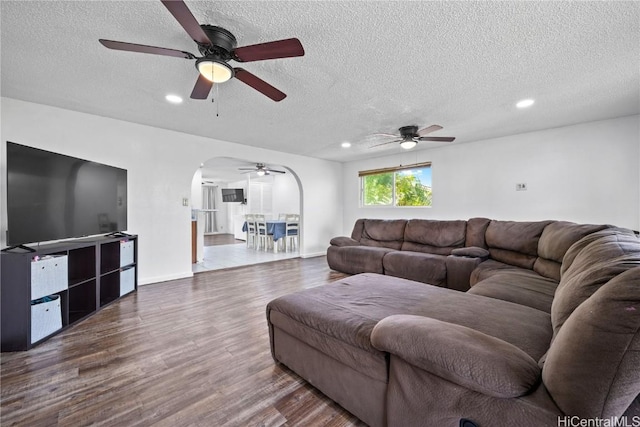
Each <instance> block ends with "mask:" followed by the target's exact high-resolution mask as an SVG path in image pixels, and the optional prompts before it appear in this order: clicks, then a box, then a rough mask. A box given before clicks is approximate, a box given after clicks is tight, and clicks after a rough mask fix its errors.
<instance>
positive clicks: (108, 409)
mask: <svg viewBox="0 0 640 427" xmlns="http://www.w3.org/2000/svg"><path fill="white" fill-rule="evenodd" d="M342 277H344V275H342V274H341V273H337V272H333V271H331V270H329V268H328V267H327V262H326V258H324V257H319V258H310V259H299V258H296V259H290V260H284V261H280V262H274V263H269V264H262V265H254V266H248V267H241V268H236V269H229V270H218V271H212V272H209V273H201V274H198V275H195V276H194V277H193V278H189V279H181V280H175V281H171V282H164V283H158V284H152V285H147V286H142V287H140V288H139V289H138V292H137V293H135V294H132V295H129V296H127V297H125V298H123V299H122V300H119V301H116V302H115V303H113V304H111V305H110V306H108V307H106V308H104V309H103V310H102V311H100V312H99V313H97V314H95V315H94V316H92V317H90V318H89V319H86V320H85V321H83V322H81V323H80V324H77V325H75V326H73V327H71V328H70V329H68V330H66V331H64V332H63V333H61V334H58V335H57V336H55V337H53V338H51V339H49V340H48V341H46V342H45V343H43V344H41V345H39V346H37V347H35V348H33V349H32V350H29V351H28V352H18V353H3V354H2V355H1V363H0V369H1V372H0V373H1V382H0V387H1V398H0V401H1V402H0V403H1V412H0V415H1V418H0V424H1V425H2V426H12V425H19V426H30V427H31V426H56V425H59V426H85V425H104V426H146V425H157V426H316V425H322V426H360V425H363V424H362V423H361V422H360V421H358V420H357V419H356V418H355V417H353V416H352V415H351V414H349V413H348V412H346V411H345V410H343V409H342V408H340V407H339V406H338V405H336V404H335V403H333V402H332V401H331V400H329V399H328V398H327V397H325V396H324V395H322V394H321V393H320V392H318V391H317V390H315V389H314V388H313V387H311V386H309V385H308V384H306V383H305V382H304V380H302V379H301V378H300V377H298V376H297V375H296V374H294V373H293V372H291V371H289V370H288V369H286V368H285V367H282V366H279V365H276V364H275V363H274V361H273V359H272V358H271V353H270V351H269V339H268V330H267V322H266V317H265V305H266V304H267V302H269V301H270V300H271V299H273V298H275V297H278V296H280V295H284V294H287V293H290V292H294V291H296V290H299V289H304V288H310V287H314V286H321V285H324V284H326V283H329V282H332V281H334V280H337V279H339V278H342Z"/></svg>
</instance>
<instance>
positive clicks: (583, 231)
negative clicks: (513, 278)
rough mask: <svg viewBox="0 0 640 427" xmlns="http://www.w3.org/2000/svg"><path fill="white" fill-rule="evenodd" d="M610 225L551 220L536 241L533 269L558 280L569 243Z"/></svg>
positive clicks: (571, 243)
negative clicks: (536, 247) (535, 258)
mask: <svg viewBox="0 0 640 427" xmlns="http://www.w3.org/2000/svg"><path fill="white" fill-rule="evenodd" d="M610 227H611V226H608V225H591V224H574V223H572V222H566V221H555V222H552V223H551V224H549V225H547V226H546V227H545V228H544V230H543V231H542V235H541V236H540V240H539V241H538V259H537V260H536V261H535V263H534V265H533V269H534V271H536V272H537V273H538V274H540V275H542V276H544V277H549V278H551V279H554V280H555V281H557V282H559V281H560V266H561V264H562V259H563V258H564V254H565V253H566V252H567V250H568V249H569V248H570V247H571V245H573V244H574V243H575V242H577V241H578V240H580V239H582V238H583V237H584V236H586V235H588V234H591V233H595V232H596V231H599V230H603V229H605V228H610Z"/></svg>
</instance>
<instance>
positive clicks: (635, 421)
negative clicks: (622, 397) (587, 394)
mask: <svg viewBox="0 0 640 427" xmlns="http://www.w3.org/2000/svg"><path fill="white" fill-rule="evenodd" d="M558 427H640V416H637V415H635V416H633V417H611V418H580V417H576V416H574V417H571V416H564V417H558Z"/></svg>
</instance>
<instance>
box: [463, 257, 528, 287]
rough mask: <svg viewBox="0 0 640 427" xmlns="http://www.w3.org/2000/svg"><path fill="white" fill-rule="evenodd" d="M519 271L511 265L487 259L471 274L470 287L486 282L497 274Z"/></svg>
mask: <svg viewBox="0 0 640 427" xmlns="http://www.w3.org/2000/svg"><path fill="white" fill-rule="evenodd" d="M520 270H523V269H522V268H520V267H516V266H514V265H511V264H505V263H504V262H500V261H495V260H492V259H489V260H486V261H484V262H483V263H481V264H480V265H479V266H478V267H477V268H476V269H475V270H473V272H472V273H471V278H470V285H471V286H475V285H476V284H477V283H480V282H482V281H483V280H486V279H488V278H489V277H491V276H493V275H495V274H498V273H504V272H506V271H520Z"/></svg>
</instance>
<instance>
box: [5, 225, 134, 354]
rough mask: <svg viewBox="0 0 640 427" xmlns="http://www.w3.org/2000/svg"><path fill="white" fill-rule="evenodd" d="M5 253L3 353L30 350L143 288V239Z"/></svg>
mask: <svg viewBox="0 0 640 427" xmlns="http://www.w3.org/2000/svg"><path fill="white" fill-rule="evenodd" d="M32 248H33V249H34V250H35V252H24V251H20V250H19V249H16V250H12V251H5V252H2V253H1V254H0V261H1V267H2V269H1V274H0V279H1V280H0V304H1V306H0V310H1V313H0V314H1V319H0V320H1V322H2V324H1V334H2V335H1V348H0V349H1V350H2V351H3V352H5V351H19V350H28V349H30V348H32V347H33V346H35V345H37V344H39V343H40V342H42V341H44V340H46V339H47V338H49V337H51V336H53V335H55V334H57V333H59V332H60V331H63V330H64V329H65V328H67V327H69V326H71V325H73V324H75V323H77V322H79V321H81V320H83V319H84V318H86V317H87V316H90V315H92V314H94V313H96V312H97V311H98V310H100V309H101V308H102V307H104V306H106V305H108V304H109V303H111V302H113V301H115V300H117V299H119V298H121V297H123V296H124V295H127V294H129V293H131V292H135V290H136V289H137V287H138V273H137V259H138V237H137V236H135V235H127V236H124V237H109V236H105V237H94V238H87V239H78V240H72V241H65V242H59V243H52V244H44V245H38V246H32Z"/></svg>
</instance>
